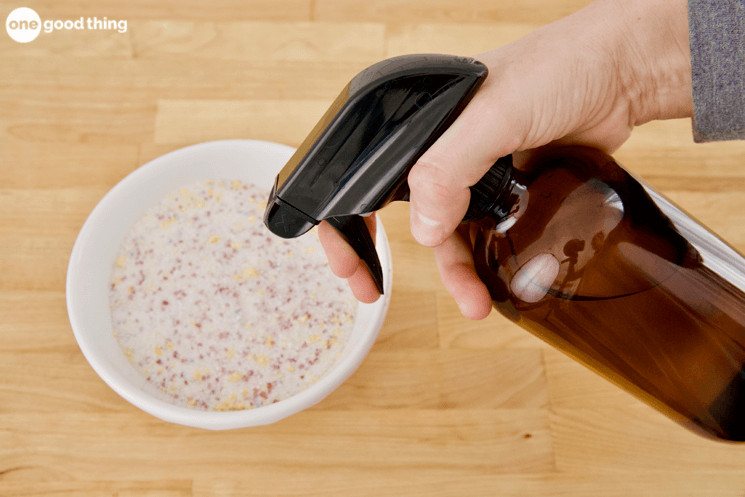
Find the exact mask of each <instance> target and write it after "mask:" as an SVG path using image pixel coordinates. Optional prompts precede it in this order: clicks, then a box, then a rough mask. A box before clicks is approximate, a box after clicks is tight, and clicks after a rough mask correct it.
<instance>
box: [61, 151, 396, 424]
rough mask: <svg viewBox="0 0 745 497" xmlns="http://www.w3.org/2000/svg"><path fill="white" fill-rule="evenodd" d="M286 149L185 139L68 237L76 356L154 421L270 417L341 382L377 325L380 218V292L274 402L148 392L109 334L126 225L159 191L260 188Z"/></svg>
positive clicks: (383, 252)
mask: <svg viewBox="0 0 745 497" xmlns="http://www.w3.org/2000/svg"><path fill="white" fill-rule="evenodd" d="M293 152H294V149H293V148H292V147H288V146H285V145H280V144H277V143H270V142H264V141H256V140H222V141H215V142H208V143H201V144H197V145H192V146H189V147H186V148H182V149H179V150H175V151H173V152H170V153H168V154H166V155H163V156H161V157H158V158H157V159H154V160H152V161H150V162H148V163H147V164H145V165H143V166H141V167H140V168H138V169H136V170H135V171H133V172H132V173H131V174H129V175H128V176H127V177H125V178H124V179H122V180H121V181H120V182H119V183H118V184H117V185H116V186H114V188H112V189H111V190H110V191H109V192H108V193H107V194H106V195H105V196H104V197H103V198H102V199H101V201H100V202H99V203H98V205H96V207H95V208H94V209H93V211H92V212H91V214H90V216H89V217H88V219H87V220H86V222H85V224H84V225H83V227H82V229H81V230H80V233H79V235H78V237H77V239H76V241H75V245H74V247H73V250H72V254H71V257H70V262H69V266H68V270H67V289H66V293H67V309H68V314H69V318H70V324H71V325H72V330H73V332H74V334H75V338H76V340H77V342H78V344H79V346H80V349H81V351H82V352H83V355H84V356H85V358H86V359H87V360H88V362H89V363H90V365H91V366H92V367H93V369H94V370H95V371H96V373H98V375H99V376H100V377H101V378H102V379H103V380H104V381H105V382H106V383H107V384H108V385H109V386H110V387H111V388H112V389H113V390H114V391H115V392H117V393H118V394H119V395H120V396H121V397H123V398H124V399H126V400H127V401H128V402H130V403H131V404H133V405H134V406H136V407H138V408H140V409H142V410H143V411H146V412H148V413H150V414H152V415H154V416H156V417H158V418H160V419H162V420H165V421H168V422H172V423H178V424H182V425H187V426H193V427H199V428H206V429H212V430H224V429H231V428H242V427H249V426H258V425H265V424H269V423H273V422H276V421H278V420H280V419H283V418H285V417H287V416H289V415H291V414H294V413H297V412H299V411H301V410H303V409H305V408H308V407H310V406H312V405H314V404H316V403H317V402H319V401H320V400H322V399H323V398H324V397H326V396H327V395H328V394H330V393H331V392H332V391H333V390H335V389H336V388H337V387H338V386H339V385H341V384H342V382H344V381H345V380H346V379H347V378H348V377H349V376H350V375H351V374H352V373H353V372H354V371H355V370H356V369H357V367H358V366H359V365H360V363H361V362H362V361H363V359H364V358H365V356H366V355H367V353H368V351H369V350H370V348H371V347H372V345H373V342H374V341H375V338H376V336H377V334H378V331H379V330H380V328H381V326H382V324H383V320H384V318H385V315H386V312H387V310H388V303H389V301H390V294H391V292H390V291H391V279H392V271H391V256H390V249H389V246H388V240H387V238H386V234H385V230H384V228H383V226H382V223H380V222H378V230H377V239H376V244H377V249H378V254H379V257H380V261H381V264H382V266H383V274H384V282H385V294H384V296H382V297H381V298H380V299H379V300H378V301H377V302H375V303H373V304H358V306H359V307H358V309H357V316H356V320H355V323H354V328H353V330H352V332H351V335H350V338H349V341H348V342H347V344H346V346H345V348H344V349H343V350H342V353H341V356H340V357H339V359H337V361H336V362H335V363H334V365H333V366H332V367H331V368H330V370H329V371H327V373H326V374H325V375H324V376H322V377H321V378H320V379H318V381H317V382H315V383H314V384H312V385H311V386H310V387H308V388H307V389H305V390H303V391H301V392H299V393H297V394H295V395H294V396H292V397H289V398H287V399H284V400H281V401H279V402H276V403H274V404H270V405H266V406H262V407H258V408H254V409H248V410H241V411H207V410H196V409H191V408H188V407H181V406H178V405H175V404H171V403H168V402H166V401H164V400H160V399H158V398H155V397H154V396H152V395H150V394H148V393H147V389H146V388H144V385H145V382H146V380H145V378H144V377H143V376H142V375H141V374H140V373H138V372H137V371H136V370H135V369H134V368H133V367H132V366H131V365H130V364H129V362H128V360H127V358H126V357H125V356H124V354H123V352H122V350H121V349H120V347H119V345H118V343H117V341H116V339H115V338H114V335H113V332H112V324H111V312H110V310H109V300H108V298H109V291H108V288H109V284H110V283H109V282H110V275H111V270H112V267H113V264H114V259H115V257H116V255H117V251H118V250H119V246H120V244H121V242H122V240H123V238H124V236H125V234H126V233H127V231H128V230H129V228H130V227H131V226H132V224H133V223H135V222H136V221H137V220H138V219H139V218H140V217H141V216H142V215H143V214H144V212H145V211H146V210H147V209H148V208H149V207H150V206H152V205H154V204H156V203H157V202H158V201H159V200H160V199H162V198H163V197H164V196H166V195H168V194H169V193H172V192H174V191H178V190H179V189H180V188H182V187H186V186H189V185H192V184H194V183H196V182H199V181H203V180H206V179H212V178H231V179H238V180H241V181H243V182H246V183H253V184H255V185H257V186H259V187H262V188H265V189H266V191H267V192H268V191H269V190H270V189H271V186H272V184H273V183H274V178H275V176H276V174H277V173H278V172H279V170H280V169H281V168H282V166H284V164H285V163H286V162H287V160H288V159H289V158H290V157H291V156H292V154H293Z"/></svg>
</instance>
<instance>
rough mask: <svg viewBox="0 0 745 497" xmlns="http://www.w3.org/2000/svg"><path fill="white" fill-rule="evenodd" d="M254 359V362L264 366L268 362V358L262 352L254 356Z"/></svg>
mask: <svg viewBox="0 0 745 497" xmlns="http://www.w3.org/2000/svg"><path fill="white" fill-rule="evenodd" d="M254 361H256V364H261V365H262V366H266V365H267V364H269V361H270V359H269V358H268V357H267V356H265V355H264V354H259V355H257V356H254Z"/></svg>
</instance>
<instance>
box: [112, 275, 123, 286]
mask: <svg viewBox="0 0 745 497" xmlns="http://www.w3.org/2000/svg"><path fill="white" fill-rule="evenodd" d="M121 282H122V279H121V278H120V277H118V276H117V277H116V279H115V280H114V285H118V284H119V283H121Z"/></svg>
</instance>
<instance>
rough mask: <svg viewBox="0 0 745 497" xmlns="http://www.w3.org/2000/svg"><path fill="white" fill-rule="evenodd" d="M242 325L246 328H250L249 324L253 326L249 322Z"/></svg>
mask: <svg viewBox="0 0 745 497" xmlns="http://www.w3.org/2000/svg"><path fill="white" fill-rule="evenodd" d="M243 326H245V327H246V328H250V327H251V326H253V324H251V323H246V324H244V325H243Z"/></svg>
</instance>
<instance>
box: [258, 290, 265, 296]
mask: <svg viewBox="0 0 745 497" xmlns="http://www.w3.org/2000/svg"><path fill="white" fill-rule="evenodd" d="M256 293H258V294H259V295H264V294H265V293H266V291H264V290H259V291H258V292H256Z"/></svg>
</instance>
